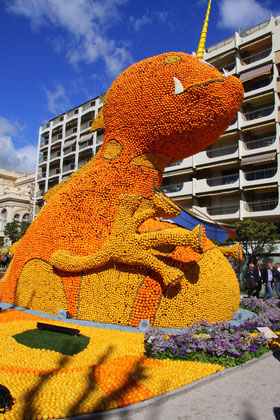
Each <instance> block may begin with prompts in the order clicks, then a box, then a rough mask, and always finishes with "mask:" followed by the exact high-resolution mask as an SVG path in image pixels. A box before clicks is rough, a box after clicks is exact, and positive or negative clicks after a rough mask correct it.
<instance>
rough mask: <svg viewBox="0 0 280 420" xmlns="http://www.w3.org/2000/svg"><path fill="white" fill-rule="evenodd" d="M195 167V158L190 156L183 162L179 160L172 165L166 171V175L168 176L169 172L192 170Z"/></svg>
mask: <svg viewBox="0 0 280 420" xmlns="http://www.w3.org/2000/svg"><path fill="white" fill-rule="evenodd" d="M192 167H193V157H192V156H190V157H188V158H186V159H183V160H178V161H177V162H174V163H170V164H169V165H168V166H167V167H166V168H165V170H164V174H167V173H168V172H175V171H182V170H184V169H186V170H187V169H191V171H192V170H193V169H192Z"/></svg>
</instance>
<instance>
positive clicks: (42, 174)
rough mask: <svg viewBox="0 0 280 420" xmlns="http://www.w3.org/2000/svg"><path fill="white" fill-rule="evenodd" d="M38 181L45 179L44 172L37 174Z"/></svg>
mask: <svg viewBox="0 0 280 420" xmlns="http://www.w3.org/2000/svg"><path fill="white" fill-rule="evenodd" d="M37 178H38V180H39V179H44V178H46V172H38V177H37Z"/></svg>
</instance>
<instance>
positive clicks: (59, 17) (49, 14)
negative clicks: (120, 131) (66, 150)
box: [0, 0, 280, 173]
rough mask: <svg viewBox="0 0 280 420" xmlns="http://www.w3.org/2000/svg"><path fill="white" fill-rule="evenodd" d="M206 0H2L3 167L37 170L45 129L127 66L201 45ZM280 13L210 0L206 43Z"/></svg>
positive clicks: (272, 2)
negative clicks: (43, 130)
mask: <svg viewBox="0 0 280 420" xmlns="http://www.w3.org/2000/svg"><path fill="white" fill-rule="evenodd" d="M207 3H208V1H207V0H197V1H195V0H0V44H1V58H0V76H1V77H0V168H6V169H13V170H17V171H19V172H27V173H30V172H33V171H35V169H36V154H37V144H38V131H39V127H40V126H41V125H42V124H44V123H45V122H46V121H48V120H50V119H52V118H54V117H55V116H57V115H59V114H61V113H64V112H66V111H67V110H69V109H71V108H74V107H76V106H78V105H80V104H82V103H83V102H86V101H87V100H89V99H91V98H94V97H96V96H98V95H100V94H102V93H104V92H106V90H108V88H109V87H110V85H111V83H112V82H113V80H114V79H115V78H116V77H117V76H118V75H119V74H120V73H121V72H122V71H123V70H124V69H125V68H127V67H128V66H129V65H131V64H133V63H135V62H137V61H139V60H142V59H144V58H147V57H149V56H153V55H157V54H161V53H163V52H167V51H184V52H187V53H190V54H191V53H192V52H193V51H196V50H197V46H198V41H199V37H200V32H201V29H202V24H203V20H204V17H205V12H206V8H207ZM271 14H273V15H274V16H278V15H280V4H279V1H278V0H263V1H261V0H212V7H211V14H210V22H209V28H208V35H207V42H206V46H210V45H212V44H215V43H216V42H219V41H221V40H223V39H225V38H227V37H230V36H232V35H233V34H234V32H235V31H236V30H237V29H238V26H240V27H241V28H242V29H246V28H249V27H251V26H253V25H255V24H258V23H260V22H262V21H264V20H266V19H268V18H269V17H270V16H271Z"/></svg>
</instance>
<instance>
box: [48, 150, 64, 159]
mask: <svg viewBox="0 0 280 420" xmlns="http://www.w3.org/2000/svg"><path fill="white" fill-rule="evenodd" d="M60 156H61V152H60V151H57V152H53V153H51V154H50V160H52V159H55V158H58V157H60Z"/></svg>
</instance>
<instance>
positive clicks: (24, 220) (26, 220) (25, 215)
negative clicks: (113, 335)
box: [22, 213, 29, 222]
mask: <svg viewBox="0 0 280 420" xmlns="http://www.w3.org/2000/svg"><path fill="white" fill-rule="evenodd" d="M22 221H23V222H29V214H28V213H26V214H24V215H23V218H22Z"/></svg>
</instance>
